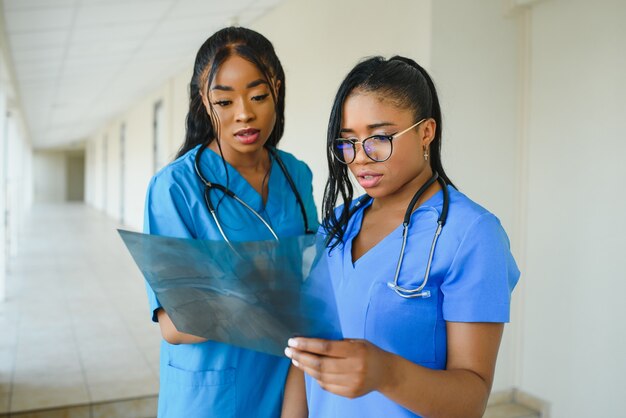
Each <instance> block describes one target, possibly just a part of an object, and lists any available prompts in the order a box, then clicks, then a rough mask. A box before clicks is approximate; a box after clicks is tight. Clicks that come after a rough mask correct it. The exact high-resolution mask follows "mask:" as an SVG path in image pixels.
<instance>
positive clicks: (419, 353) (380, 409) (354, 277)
mask: <svg viewBox="0 0 626 418" xmlns="http://www.w3.org/2000/svg"><path fill="white" fill-rule="evenodd" d="M448 190H449V192H450V209H449V213H448V219H447V222H446V224H445V226H444V227H443V230H442V232H441V235H440V237H439V241H438V242H437V247H436V249H435V253H434V257H433V263H432V268H431V272H430V278H429V281H428V285H427V286H426V288H425V290H430V294H431V296H430V297H428V298H412V299H405V298H402V297H400V296H399V295H397V294H396V293H395V292H394V291H393V290H392V289H390V288H389V287H388V286H387V283H388V282H393V278H394V273H395V269H396V263H397V260H398V256H399V254H400V248H401V244H402V226H401V225H400V226H398V227H397V228H396V229H395V230H393V231H392V232H391V233H390V234H389V235H388V236H386V237H385V238H384V239H383V240H382V241H380V242H379V243H378V244H377V245H376V246H374V247H373V248H372V249H370V250H369V251H368V252H367V253H365V254H363V255H362V256H361V258H359V259H358V260H357V261H356V262H355V263H353V262H352V239H353V238H354V237H355V236H356V235H357V234H358V233H359V231H360V229H361V223H362V220H363V211H364V209H365V208H366V207H367V206H368V205H363V207H362V208H360V209H358V210H357V211H356V212H355V213H354V215H353V216H352V217H351V219H350V221H349V222H348V226H347V229H346V234H345V236H344V242H343V245H341V244H340V246H338V247H336V248H335V249H334V250H332V251H330V252H327V261H328V263H329V267H330V271H331V278H332V280H333V287H334V291H335V298H336V301H337V308H338V312H339V317H340V320H341V328H342V331H343V335H344V337H345V338H359V339H365V340H368V341H370V342H371V343H373V344H375V345H377V346H378V347H380V348H382V349H383V350H386V351H389V352H392V353H395V354H397V355H399V356H402V357H404V358H406V359H408V360H410V361H412V362H414V363H416V364H419V365H421V366H424V367H428V368H431V369H439V370H443V369H445V368H446V353H447V336H446V321H453V322H508V321H509V308H510V301H511V292H512V291H513V288H514V287H515V285H516V283H517V281H518V279H519V274H520V273H519V270H518V268H517V265H516V264H515V260H514V259H513V256H512V255H511V252H510V248H509V240H508V237H507V235H506V233H505V232H504V230H503V228H502V226H501V225H500V221H499V220H498V218H496V217H495V216H494V215H493V214H491V213H489V212H488V211H487V210H486V209H484V208H482V207H481V206H479V205H477V204H476V203H474V202H472V201H471V200H470V199H469V198H467V197H466V196H465V195H464V194H462V193H460V192H459V191H457V190H456V189H454V188H453V187H451V186H448ZM370 204H371V203H370ZM442 207H443V192H442V191H439V192H438V193H437V194H436V195H434V196H433V197H431V198H430V199H428V200H427V201H426V202H424V204H423V205H422V206H420V207H419V208H418V209H417V210H415V211H414V212H413V214H412V216H411V224H410V227H409V232H408V233H409V236H408V241H407V246H406V251H405V257H404V261H403V264H402V270H401V272H400V276H399V279H398V284H399V285H400V286H402V287H405V288H409V289H414V288H416V287H418V286H419V285H420V284H421V283H422V280H423V278H424V273H425V270H426V263H427V261H428V254H429V250H430V245H431V243H432V239H433V236H434V233H435V230H436V228H437V219H438V217H439V214H440V213H441V210H442ZM306 390H307V400H308V405H309V417H315V418H317V417H324V418H331V417H362V418H367V417H377V418H378V417H385V418H392V417H393V418H395V417H416V416H417V415H415V414H413V413H412V412H410V411H409V410H407V409H405V408H404V407H402V406H400V405H398V404H396V403H394V402H393V401H391V400H389V399H388V398H386V397H385V396H383V395H382V394H380V393H379V392H371V393H369V394H367V395H365V396H362V397H360V398H357V399H348V398H344V397H341V396H337V395H334V394H332V393H330V392H326V391H325V390H323V389H322V388H321V387H320V386H319V385H318V384H317V382H316V381H315V380H313V379H312V378H310V377H309V376H308V375H307V376H306ZM419 393H420V392H419V388H416V391H415V395H416V396H419Z"/></svg>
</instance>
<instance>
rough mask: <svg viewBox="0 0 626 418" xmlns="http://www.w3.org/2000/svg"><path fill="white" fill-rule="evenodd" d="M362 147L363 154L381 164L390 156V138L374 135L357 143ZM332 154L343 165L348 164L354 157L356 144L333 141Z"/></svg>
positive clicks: (344, 140)
mask: <svg viewBox="0 0 626 418" xmlns="http://www.w3.org/2000/svg"><path fill="white" fill-rule="evenodd" d="M359 143H360V144H362V146H363V150H364V151H365V154H366V155H367V156H368V157H369V158H370V159H372V160H374V161H377V162H382V161H385V160H387V159H388V158H389V157H390V156H391V151H392V145H391V137H389V136H383V135H375V136H371V137H369V138H366V139H364V140H363V142H359ZM333 152H334V153H335V156H336V157H337V159H338V160H339V161H341V162H343V163H345V164H350V163H351V162H352V161H354V158H355V157H356V143H355V142H354V141H353V140H349V139H345V138H337V139H335V141H334V146H333Z"/></svg>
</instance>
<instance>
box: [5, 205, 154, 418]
mask: <svg viewBox="0 0 626 418" xmlns="http://www.w3.org/2000/svg"><path fill="white" fill-rule="evenodd" d="M116 227H118V225H116V224H115V223H113V222H112V221H111V220H110V219H108V218H107V217H105V216H103V215H102V214H100V213H99V212H97V211H95V210H92V209H89V208H87V207H85V206H83V205H78V204H76V205H59V206H38V207H35V208H33V210H32V212H31V213H30V215H29V222H28V226H27V227H26V228H25V231H24V235H23V237H22V239H21V241H20V247H19V254H18V256H17V257H15V258H14V259H12V260H10V262H9V269H10V271H9V273H8V277H7V293H8V298H7V301H6V302H4V303H0V330H2V331H1V337H0V417H2V415H3V414H6V413H11V414H12V416H13V415H15V416H22V415H17V413H19V412H22V413H24V412H26V411H34V410H42V409H52V408H55V407H61V406H68V405H90V404H100V409H102V408H104V409H106V406H107V405H108V408H109V409H111V408H114V407H115V405H114V404H112V403H111V401H118V400H133V401H129V402H131V403H132V402H136V400H137V399H146V398H147V399H149V400H150V401H151V404H153V403H154V402H153V401H154V396H155V395H156V394H157V392H158V377H157V376H158V356H159V341H160V336H159V331H158V327H157V326H156V325H154V324H152V323H151V321H150V319H149V318H150V316H149V311H148V306H147V301H146V295H145V288H144V283H143V278H142V276H141V274H140V273H139V271H138V270H137V268H136V267H135V265H134V263H133V261H132V259H131V258H130V256H129V255H128V254H127V252H126V249H125V247H124V246H123V243H122V241H121V240H120V238H119V236H118V235H117V232H116ZM75 409H76V411H78V412H76V413H74V414H73V415H72V416H82V413H80V408H75ZM92 409H93V408H92ZM77 414H78V415H77ZM89 414H90V415H87V416H97V415H98V414H97V413H94V411H93V410H90V411H89ZM151 414H153V415H154V413H151ZM104 415H110V414H104Z"/></svg>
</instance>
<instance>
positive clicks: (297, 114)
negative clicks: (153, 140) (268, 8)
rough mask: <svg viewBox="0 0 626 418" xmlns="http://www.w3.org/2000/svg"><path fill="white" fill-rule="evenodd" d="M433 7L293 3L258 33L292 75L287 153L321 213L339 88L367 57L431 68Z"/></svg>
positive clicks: (409, 0) (353, 1) (422, 2)
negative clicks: (304, 172)
mask: <svg viewBox="0 0 626 418" xmlns="http://www.w3.org/2000/svg"><path fill="white" fill-rule="evenodd" d="M430 3H431V2H430V0H418V1H416V0H401V1H400V0H394V1H391V2H386V3H385V4H384V6H383V5H381V4H379V3H378V2H370V3H369V5H368V3H364V2H362V1H358V0H350V1H340V2H338V1H332V0H321V1H306V0H288V1H286V2H284V3H283V4H281V5H279V6H278V7H277V8H275V9H274V10H272V12H270V13H269V14H267V15H266V16H264V17H262V18H260V19H259V20H258V21H256V22H255V23H254V24H253V25H252V26H251V27H252V29H255V30H258V31H259V32H261V33H262V34H264V35H265V36H267V38H268V39H270V40H271V41H272V43H273V44H274V47H275V49H276V52H277V54H278V56H279V58H280V60H281V62H282V64H283V67H284V69H285V73H286V74H285V76H286V82H287V83H286V84H287V97H286V112H285V120H286V122H285V134H284V136H283V139H282V140H281V144H280V147H281V148H282V149H284V150H287V151H290V152H292V153H294V154H295V155H296V156H297V157H298V158H300V159H302V160H304V161H305V162H307V163H308V164H309V166H310V167H311V169H312V170H313V192H314V196H315V201H316V203H317V206H318V211H319V210H320V209H321V203H322V196H323V192H324V185H325V183H326V177H327V173H328V169H327V163H326V151H325V146H326V129H327V126H328V118H329V116H330V108H331V106H332V102H333V99H334V96H335V93H336V92H337V88H338V87H339V84H340V83H341V81H342V80H343V78H344V77H345V76H346V75H347V73H348V71H349V70H350V69H351V68H352V67H353V66H354V65H355V64H356V63H357V62H358V61H359V60H360V59H361V58H363V57H365V56H372V55H383V56H386V57H389V56H391V55H395V54H403V55H407V56H409V57H412V58H414V59H415V60H416V61H418V62H419V63H421V64H422V65H423V66H425V67H426V68H428V67H429V64H430V32H431V30H430V29H431V24H430V23H431V18H430V14H431V9H430ZM355 10H358V15H356V14H355ZM372 24H373V26H372Z"/></svg>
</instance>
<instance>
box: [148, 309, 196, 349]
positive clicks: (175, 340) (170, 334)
mask: <svg viewBox="0 0 626 418" xmlns="http://www.w3.org/2000/svg"><path fill="white" fill-rule="evenodd" d="M157 318H158V321H159V327H160V328H161V335H162V336H163V339H164V340H165V341H167V342H168V343H170V344H193V343H203V342H205V341H207V339H206V338H202V337H198V336H195V335H191V334H186V333H184V332H180V331H178V330H177V329H176V327H175V326H174V323H173V322H172V320H171V319H170V316H169V315H168V314H167V312H165V310H164V309H163V308H159V309H158V310H157Z"/></svg>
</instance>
